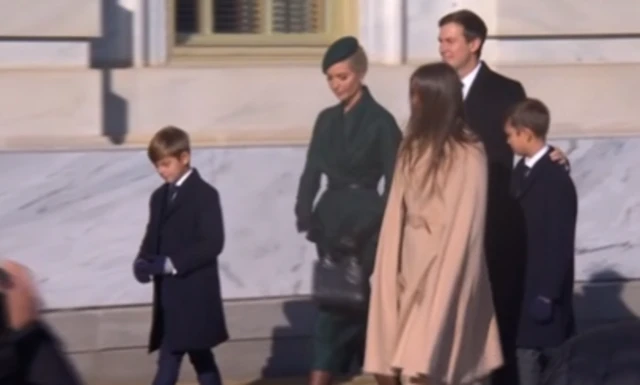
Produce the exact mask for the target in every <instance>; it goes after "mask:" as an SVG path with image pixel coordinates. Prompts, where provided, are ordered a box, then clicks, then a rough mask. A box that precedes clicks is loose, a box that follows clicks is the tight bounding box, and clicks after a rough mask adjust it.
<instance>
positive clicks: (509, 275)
mask: <svg viewBox="0 0 640 385" xmlns="http://www.w3.org/2000/svg"><path fill="white" fill-rule="evenodd" d="M525 97H526V95H525V92H524V88H523V87H522V84H520V83H519V82H517V81H515V80H512V79H509V78H507V77H504V76H502V75H500V74H498V73H496V72H493V71H492V70H491V69H490V68H489V67H488V66H487V65H486V64H485V63H482V66H481V67H480V70H479V72H478V74H477V76H476V78H475V80H474V82H473V83H472V85H471V89H470V90H469V93H468V94H467V97H466V99H465V101H464V105H465V113H466V115H467V122H468V124H469V125H470V127H471V129H472V130H473V131H474V132H475V133H476V134H478V135H479V136H480V138H481V140H482V142H483V143H484V146H485V149H486V152H487V158H488V160H489V192H488V201H487V220H486V221H487V224H486V237H485V248H486V252H487V253H486V254H487V264H488V268H489V276H490V279H491V286H492V289H493V296H494V302H495V308H496V313H497V316H498V323H499V325H500V334H501V338H502V344H503V346H504V348H505V349H504V350H505V354H509V353H510V351H511V350H513V349H512V345H513V340H514V339H515V333H516V325H517V318H518V312H519V309H520V301H521V299H520V298H521V291H522V290H521V287H520V285H521V282H522V270H523V262H522V261H518V260H517V259H515V258H514V255H516V254H517V252H516V251H515V250H516V249H515V248H516V247H517V245H516V244H514V241H513V239H514V235H513V234H514V226H513V225H514V223H517V221H518V218H517V210H516V208H517V204H516V203H515V201H514V200H513V198H512V197H511V196H510V194H509V185H510V184H509V183H510V179H511V171H512V169H513V152H512V150H511V148H510V147H509V145H508V144H507V141H506V137H505V134H504V123H505V118H506V114H507V112H508V110H509V109H510V108H511V107H512V106H513V105H515V104H516V103H518V102H520V101H522V100H524V99H525Z"/></svg>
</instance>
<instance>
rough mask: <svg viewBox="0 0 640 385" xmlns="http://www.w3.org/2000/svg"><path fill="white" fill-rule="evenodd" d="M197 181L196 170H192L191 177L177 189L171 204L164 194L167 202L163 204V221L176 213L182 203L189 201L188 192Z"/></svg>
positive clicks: (198, 175)
mask: <svg viewBox="0 0 640 385" xmlns="http://www.w3.org/2000/svg"><path fill="white" fill-rule="evenodd" d="M199 179H200V174H198V170H196V169H195V168H194V169H193V171H192V172H191V175H189V176H188V177H187V179H185V181H184V182H183V183H182V186H180V187H179V188H178V193H177V195H176V197H175V199H174V200H173V202H171V203H169V202H168V199H167V198H168V197H167V194H166V193H165V194H164V197H165V199H166V202H167V203H166V204H165V207H166V209H165V219H168V218H169V217H171V216H172V215H173V214H174V213H175V212H176V211H178V209H180V207H181V206H182V205H183V204H184V202H186V201H187V200H188V199H189V194H190V191H191V190H192V189H193V186H194V184H195V183H197V181H198V180H199ZM166 189H167V190H168V187H166Z"/></svg>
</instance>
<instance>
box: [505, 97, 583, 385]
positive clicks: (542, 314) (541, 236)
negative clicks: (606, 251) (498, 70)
mask: <svg viewBox="0 0 640 385" xmlns="http://www.w3.org/2000/svg"><path fill="white" fill-rule="evenodd" d="M549 123H550V114H549V110H548V109H547V107H546V106H545V105H544V104H543V103H542V102H540V101H539V100H535V99H526V100H524V101H522V102H520V103H519V104H517V105H516V106H514V107H513V108H512V110H511V111H510V114H509V115H508V118H507V121H506V125H505V132H506V135H507V142H508V143H509V145H510V146H511V148H512V149H513V152H514V153H515V154H517V155H520V156H522V159H521V160H520V161H519V162H518V164H517V165H516V167H515V169H514V171H513V172H514V175H513V178H512V186H511V189H512V193H513V194H514V196H515V198H516V199H517V200H518V202H519V205H520V208H521V210H522V217H523V231H522V236H523V237H522V238H521V241H522V245H521V246H522V251H523V252H524V253H525V261H526V262H525V266H526V268H525V275H524V277H525V279H524V296H523V303H522V308H521V312H520V320H519V324H518V333H517V339H516V346H517V361H518V375H519V378H520V385H537V384H538V381H539V377H540V373H541V372H542V370H543V369H544V361H545V351H548V349H550V348H554V347H557V346H559V345H561V344H562V343H563V342H565V341H566V340H567V339H568V338H569V337H571V335H572V334H573V332H574V314H573V303H572V299H573V281H574V267H573V265H574V248H575V233H576V219H577V211H578V204H577V194H576V189H575V186H574V184H573V181H572V180H571V176H570V175H569V173H568V172H567V170H566V168H565V167H564V166H563V165H562V164H559V163H557V162H554V161H553V160H552V159H551V158H550V157H549V156H548V154H549V153H550V152H551V151H553V148H551V147H550V146H549V145H548V144H547V143H546V137H547V133H548V131H549ZM516 257H517V256H516Z"/></svg>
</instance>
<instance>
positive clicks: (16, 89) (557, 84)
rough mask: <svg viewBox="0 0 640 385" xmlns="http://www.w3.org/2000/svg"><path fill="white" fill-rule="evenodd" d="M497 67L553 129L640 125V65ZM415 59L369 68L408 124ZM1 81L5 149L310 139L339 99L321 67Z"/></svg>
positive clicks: (22, 74) (384, 99) (575, 132)
mask: <svg viewBox="0 0 640 385" xmlns="http://www.w3.org/2000/svg"><path fill="white" fill-rule="evenodd" d="M495 67H496V68H497V69H498V70H499V71H501V72H502V73H504V74H506V75H508V76H511V77H513V78H515V79H518V80H520V81H522V83H523V84H524V85H525V87H526V89H527V91H528V93H529V95H531V96H534V97H538V98H541V99H543V100H544V101H545V102H546V103H547V104H548V105H549V106H550V107H551V111H552V115H553V123H552V130H551V133H552V136H555V137H571V136H581V137H584V136H617V135H623V136H626V135H635V134H637V133H639V132H640V124H639V123H638V122H640V109H638V108H636V106H635V104H634V103H633V102H632V101H633V100H634V98H635V94H636V92H637V89H639V88H640V76H638V74H639V73H640V64H596V65H591V64H590V65H587V64H581V65H534V66H532V65H529V66H506V65H499V64H497V65H496V66H495ZM413 68H414V67H411V66H400V67H384V66H374V67H372V69H371V72H370V74H369V75H368V77H367V81H368V84H369V86H370V88H371V89H372V91H373V93H374V95H375V97H376V98H377V99H378V100H379V101H380V102H381V103H382V104H383V105H385V106H386V107H387V108H389V109H390V110H391V112H393V113H394V115H395V116H396V118H397V119H398V121H399V122H400V123H401V124H404V122H405V121H406V119H407V116H408V103H407V95H406V93H407V81H408V78H409V76H410V74H411V72H412V70H413ZM301 85H304V86H303V87H301ZM0 89H1V90H2V92H0V105H2V106H3V109H2V111H0V148H2V149H49V148H53V149H56V148H58V149H59V148H61V147H69V148H109V147H113V143H114V142H116V143H121V142H124V143H127V144H128V145H130V146H134V147H135V146H138V147H140V146H144V145H145V144H146V142H147V140H148V138H149V137H150V135H152V133H153V132H155V131H156V130H157V129H158V128H160V127H162V126H164V125H167V124H174V125H178V126H181V127H184V128H185V129H187V130H188V131H189V132H191V133H192V135H193V136H194V138H196V139H197V140H196V142H197V143H206V144H207V145H212V144H213V145H215V144H220V145H227V146H237V145H248V146H256V145H261V144H268V145H269V144H304V143H306V142H307V140H308V136H309V132H310V128H311V125H312V124H313V121H314V120H315V117H316V115H317V113H318V112H319V111H320V110H322V109H323V108H325V107H326V106H328V105H331V104H333V103H335V100H334V99H333V97H332V95H331V94H330V92H329V90H328V89H327V86H326V84H325V81H324V79H323V77H322V76H321V74H319V73H318V70H317V68H316V67H315V66H296V67H283V66H270V67H260V68H249V67H239V68H224V67H217V68H180V67H166V68H146V69H126V70H109V71H99V70H67V71H64V70H57V71H53V70H30V71H26V70H25V71H21V70H14V71H0Z"/></svg>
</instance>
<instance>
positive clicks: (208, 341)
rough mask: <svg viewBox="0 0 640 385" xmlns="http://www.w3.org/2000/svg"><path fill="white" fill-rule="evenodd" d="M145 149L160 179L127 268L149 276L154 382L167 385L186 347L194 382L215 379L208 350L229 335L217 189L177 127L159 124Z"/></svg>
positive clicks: (214, 382)
mask: <svg viewBox="0 0 640 385" xmlns="http://www.w3.org/2000/svg"><path fill="white" fill-rule="evenodd" d="M148 156H149V159H150V160H151V162H152V163H153V164H154V166H155V167H156V169H157V171H158V174H160V176H161V177H162V179H163V180H164V181H165V182H166V183H164V184H163V185H162V186H160V187H159V188H158V189H156V190H155V191H154V192H153V194H152V195H151V201H150V208H149V210H150V216H149V222H148V224H147V229H146V232H145V235H144V238H143V240H142V244H141V246H140V251H139V252H138V255H137V257H136V259H135V262H134V264H133V270H134V275H135V277H136V280H138V282H140V283H147V282H149V281H150V280H151V279H153V286H154V291H153V323H152V327H151V336H150V342H149V351H150V352H152V351H154V350H157V349H159V350H160V352H159V357H158V370H157V373H156V376H155V379H154V381H153V385H174V384H175V383H176V382H177V380H178V376H179V371H180V364H181V362H182V358H183V356H184V355H185V354H186V355H188V356H189V360H190V361H191V363H192V364H193V367H194V369H195V371H196V373H197V376H198V382H199V383H200V385H221V384H222V382H221V379H220V373H219V371H218V367H217V365H216V363H215V360H214V357H213V354H212V352H211V349H212V348H213V347H215V346H217V345H219V344H221V343H222V342H224V341H226V340H227V339H228V338H229V336H228V333H227V327H226V322H225V317H224V311H223V307H222V295H221V291H220V277H219V273H218V255H219V254H220V253H221V252H222V248H223V245H224V228H223V220H222V210H221V207H220V198H219V196H218V191H217V190H216V189H215V188H214V187H212V186H211V185H209V184H208V183H207V182H205V181H204V180H203V179H202V178H201V177H200V175H199V174H198V171H197V170H196V169H194V168H191V166H190V160H191V150H190V145H189V136H188V135H187V133H186V132H184V131H183V130H181V129H179V128H176V127H165V128H163V129H162V130H160V131H159V132H158V133H156V135H155V136H154V137H153V139H151V142H150V143H149V148H148Z"/></svg>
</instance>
